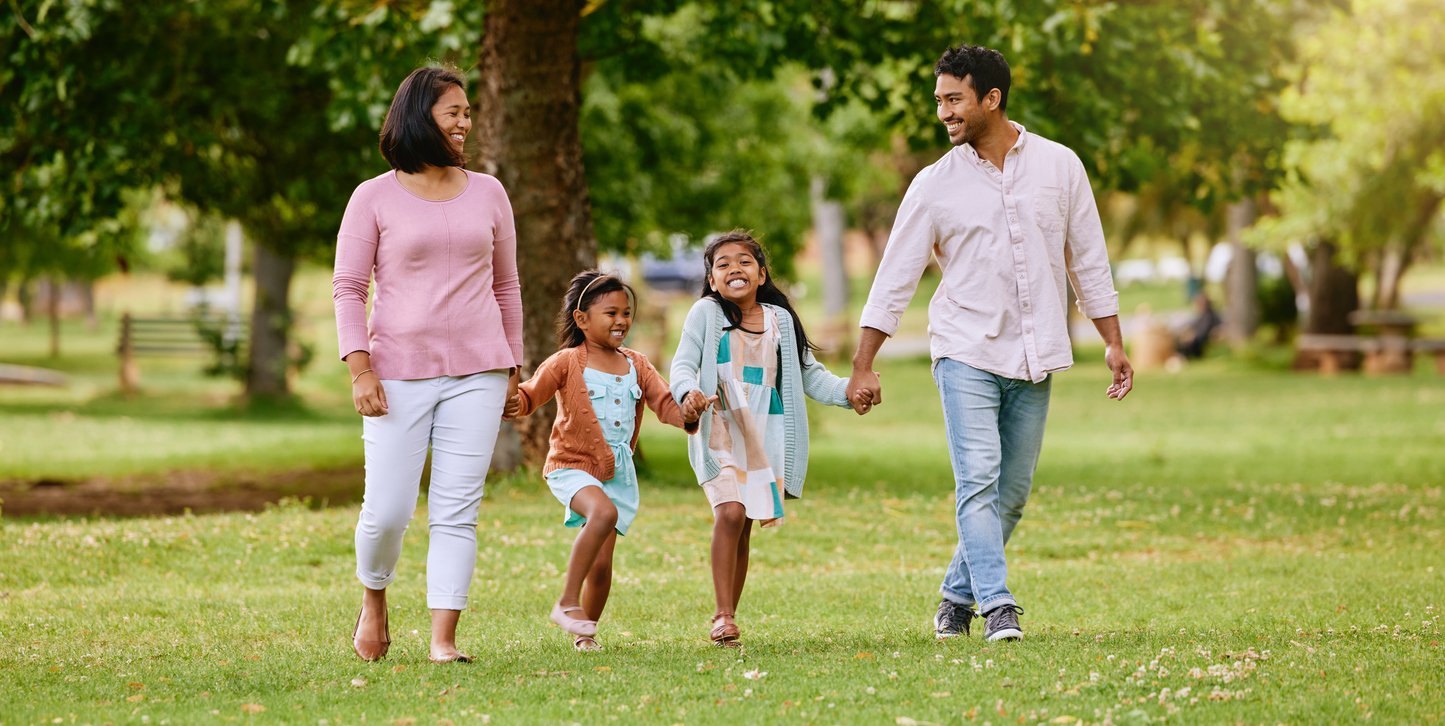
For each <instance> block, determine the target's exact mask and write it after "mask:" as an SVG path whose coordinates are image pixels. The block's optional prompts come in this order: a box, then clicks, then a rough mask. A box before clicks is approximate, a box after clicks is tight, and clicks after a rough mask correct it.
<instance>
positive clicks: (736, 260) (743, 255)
mask: <svg viewBox="0 0 1445 726" xmlns="http://www.w3.org/2000/svg"><path fill="white" fill-rule="evenodd" d="M767 277H768V273H767V270H764V269H763V267H762V265H761V264H759V262H758V259H757V258H756V257H754V256H753V251H752V249H751V248H750V247H748V246H747V245H745V244H742V243H740V242H728V243H726V244H724V245H722V246H720V247H718V248H717V249H716V250H715V251H714V252H713V256H712V266H711V267H710V268H708V276H707V285H708V287H709V288H710V289H712V290H716V291H717V292H718V294H720V295H722V296H723V297H724V298H726V299H727V300H729V301H731V302H732V303H733V304H735V305H738V306H739V307H743V306H748V307H751V306H752V305H753V303H754V302H756V301H757V297H758V286H759V285H762V284H763V281H764V280H766V279H767Z"/></svg>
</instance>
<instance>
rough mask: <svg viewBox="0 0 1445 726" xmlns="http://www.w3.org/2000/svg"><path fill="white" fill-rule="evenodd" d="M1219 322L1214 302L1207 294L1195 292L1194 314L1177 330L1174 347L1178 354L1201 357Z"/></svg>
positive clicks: (1190, 358) (1193, 357) (1195, 357)
mask: <svg viewBox="0 0 1445 726" xmlns="http://www.w3.org/2000/svg"><path fill="white" fill-rule="evenodd" d="M1219 324H1220V320H1219V313H1217V312H1215V311H1214V303H1213V302H1211V301H1210V299H1209V296H1208V295H1206V294H1204V293H1203V292H1199V293H1195V295H1194V316H1193V317H1191V318H1190V319H1189V324H1188V326H1187V327H1185V328H1184V329H1183V330H1181V331H1180V332H1179V336H1178V338H1177V340H1176V341H1175V349H1176V350H1177V351H1178V352H1179V355H1182V356H1184V357H1185V358H1188V359H1189V360H1195V359H1198V358H1203V357H1204V349H1205V347H1206V346H1208V345H1209V340H1210V338H1211V337H1213V335H1214V331H1215V329H1216V328H1218V327H1219Z"/></svg>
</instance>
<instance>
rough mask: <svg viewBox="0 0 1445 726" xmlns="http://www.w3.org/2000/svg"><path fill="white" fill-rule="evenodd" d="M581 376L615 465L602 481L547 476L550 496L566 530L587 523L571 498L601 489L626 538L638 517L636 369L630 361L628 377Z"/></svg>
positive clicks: (589, 372) (567, 474)
mask: <svg viewBox="0 0 1445 726" xmlns="http://www.w3.org/2000/svg"><path fill="white" fill-rule="evenodd" d="M582 377H583V380H585V381H586V382H587V397H588V398H590V399H592V410H593V411H594V412H596V414H597V423H599V424H601V425H602V436H603V438H604V439H605V440H606V441H607V445H608V446H609V447H610V448H611V449H612V455H613V456H614V457H616V460H617V466H616V469H615V470H614V473H613V476H612V478H611V479H608V480H607V481H605V482H599V481H597V478H596V477H594V476H592V475H591V474H588V473H587V472H585V471H582V470H580V469H557V470H555V471H552V472H551V473H549V474H547V477H546V478H547V487H548V488H549V489H551V490H552V496H555V497H557V501H559V502H561V503H562V505H563V506H565V507H567V514H566V518H565V519H564V520H563V524H565V525H566V526H568V527H581V526H582V525H583V524H586V523H587V518H586V517H583V516H582V515H580V514H578V513H576V512H574V511H572V507H571V506H570V505H571V503H572V497H574V496H577V492H578V491H581V490H582V488H584V487H589V486H595V487H601V489H602V493H604V494H606V495H607V498H608V499H611V500H612V503H613V504H614V505H616V506H617V533H618V534H620V535H626V534H627V528H628V527H630V526H632V519H633V518H634V517H636V516H637V505H638V502H639V499H640V495H639V493H638V486H637V466H636V465H635V464H633V461H632V429H633V427H634V426H635V425H636V424H637V420H636V419H637V401H638V399H640V398H642V388H641V387H640V386H639V385H638V383H637V369H636V368H635V367H633V365H632V361H630V360H629V361H628V362H627V375H624V376H619V375H616V374H613V373H607V372H605V371H599V370H596V369H593V368H584V369H582Z"/></svg>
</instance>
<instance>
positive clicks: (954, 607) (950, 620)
mask: <svg viewBox="0 0 1445 726" xmlns="http://www.w3.org/2000/svg"><path fill="white" fill-rule="evenodd" d="M973 618H974V614H973V606H972V605H959V604H958V603H956V602H953V601H952V600H942V601H940V602H939V603H938V612H937V613H935V614H934V616H933V637H935V638H938V639H939V640H943V639H944V638H955V637H958V636H960V635H968V624H969V622H971V621H972V620H973Z"/></svg>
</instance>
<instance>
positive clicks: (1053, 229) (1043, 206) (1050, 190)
mask: <svg viewBox="0 0 1445 726" xmlns="http://www.w3.org/2000/svg"><path fill="white" fill-rule="evenodd" d="M1067 202H1068V198H1067V197H1066V196H1065V194H1064V189H1063V187H1051V186H1040V187H1038V188H1037V189H1036V190H1034V221H1035V223H1037V224H1038V226H1039V231H1041V232H1043V233H1044V236H1045V237H1046V238H1050V239H1052V238H1055V237H1057V236H1058V235H1060V234H1063V232H1064V219H1065V210H1066V209H1067Z"/></svg>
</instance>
